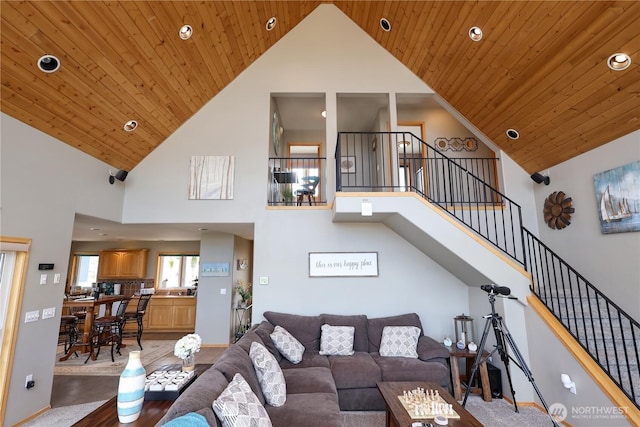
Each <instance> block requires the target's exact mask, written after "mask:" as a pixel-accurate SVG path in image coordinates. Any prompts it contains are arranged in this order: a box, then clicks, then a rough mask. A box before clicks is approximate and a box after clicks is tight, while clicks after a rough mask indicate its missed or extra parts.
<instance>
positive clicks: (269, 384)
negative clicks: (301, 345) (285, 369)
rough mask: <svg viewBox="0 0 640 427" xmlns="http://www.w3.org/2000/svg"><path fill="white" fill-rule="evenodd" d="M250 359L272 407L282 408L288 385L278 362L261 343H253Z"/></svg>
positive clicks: (265, 398)
mask: <svg viewBox="0 0 640 427" xmlns="http://www.w3.org/2000/svg"><path fill="white" fill-rule="evenodd" d="M249 357H250V358H251V361H252V362H253V368H254V369H255V370H256V376H257V377H258V382H259V383H260V388H261V389H262V394H263V395H264V400H265V401H266V402H267V403H268V404H269V405H271V406H282V405H284V403H285V402H286V400H287V384H286V383H285V381H284V374H283V373H282V369H280V365H278V361H277V360H276V358H275V357H273V354H271V353H269V350H267V349H266V348H265V346H263V345H262V344H260V343H259V342H256V341H254V342H252V343H251V349H250V350H249Z"/></svg>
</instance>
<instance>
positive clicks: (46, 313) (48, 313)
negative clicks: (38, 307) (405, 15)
mask: <svg viewBox="0 0 640 427" xmlns="http://www.w3.org/2000/svg"><path fill="white" fill-rule="evenodd" d="M55 315H56V308H55V307H49V308H43V309H42V319H43V320H44V319H50V318H52V317H53V316H55Z"/></svg>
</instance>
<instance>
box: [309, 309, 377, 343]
mask: <svg viewBox="0 0 640 427" xmlns="http://www.w3.org/2000/svg"><path fill="white" fill-rule="evenodd" d="M320 317H321V318H322V323H323V324H324V323H326V324H327V325H332V326H353V327H354V328H356V330H355V333H354V336H353V349H354V350H355V351H369V338H368V335H367V323H368V320H367V316H365V315H364V314H358V315H353V316H343V315H339V314H321V315H320Z"/></svg>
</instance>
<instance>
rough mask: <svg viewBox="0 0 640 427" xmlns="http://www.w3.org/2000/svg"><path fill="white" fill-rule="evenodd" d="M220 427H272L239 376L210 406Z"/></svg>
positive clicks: (265, 412)
mask: <svg viewBox="0 0 640 427" xmlns="http://www.w3.org/2000/svg"><path fill="white" fill-rule="evenodd" d="M211 406H212V407H213V411H214V412H215V413H216V415H217V416H218V418H219V419H220V422H222V427H246V426H251V427H272V425H271V419H270V418H269V414H267V411H266V410H265V409H264V406H262V404H261V403H260V401H259V400H258V398H257V397H256V395H255V394H254V393H253V391H252V390H251V387H250V386H249V384H247V382H246V381H245V379H244V378H243V377H242V375H240V374H235V375H234V376H233V379H232V380H231V382H230V383H229V385H227V388H225V389H224V390H223V391H222V393H220V396H218V398H217V399H216V400H214V401H213V404H212V405H211Z"/></svg>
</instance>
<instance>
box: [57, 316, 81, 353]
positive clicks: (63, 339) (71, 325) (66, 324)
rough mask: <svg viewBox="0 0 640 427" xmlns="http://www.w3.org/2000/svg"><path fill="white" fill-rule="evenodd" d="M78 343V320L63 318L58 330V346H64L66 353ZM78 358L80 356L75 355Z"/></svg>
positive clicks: (68, 317)
mask: <svg viewBox="0 0 640 427" xmlns="http://www.w3.org/2000/svg"><path fill="white" fill-rule="evenodd" d="M76 341H78V318H77V317H76V316H61V317H60V329H59V330H58V345H60V344H64V352H65V353H66V352H67V351H69V349H70V348H71V346H72V345H73V344H75V343H76ZM75 355H76V356H77V355H78V354H77V353H75Z"/></svg>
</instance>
